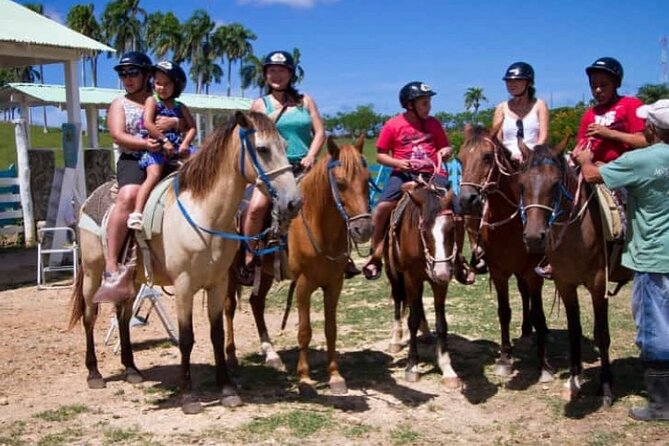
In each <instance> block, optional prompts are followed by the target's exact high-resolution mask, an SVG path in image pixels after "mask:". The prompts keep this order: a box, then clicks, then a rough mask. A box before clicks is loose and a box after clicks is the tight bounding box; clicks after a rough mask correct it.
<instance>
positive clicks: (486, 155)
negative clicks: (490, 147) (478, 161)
mask: <svg viewBox="0 0 669 446" xmlns="http://www.w3.org/2000/svg"><path fill="white" fill-rule="evenodd" d="M492 160H493V156H492V153H490V152H486V153H484V154H483V162H485V163H486V164H492Z"/></svg>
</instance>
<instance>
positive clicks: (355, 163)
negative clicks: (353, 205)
mask: <svg viewBox="0 0 669 446" xmlns="http://www.w3.org/2000/svg"><path fill="white" fill-rule="evenodd" d="M361 156H362V155H360V152H358V150H357V149H356V148H355V147H353V146H352V145H350V144H347V145H344V146H341V147H340V148H339V158H338V159H339V161H340V162H341V166H340V167H341V169H343V171H344V176H345V177H346V178H356V177H357V176H358V175H362V173H363V170H364V165H363V164H362V162H361V161H360V158H361ZM331 160H332V156H331V155H329V154H328V156H325V157H322V158H321V159H320V160H318V162H317V163H316V164H315V165H314V167H313V168H312V169H311V170H310V171H309V172H307V173H306V175H304V177H303V178H302V181H300V189H301V190H302V195H303V196H304V197H308V198H307V199H305V200H304V206H303V208H302V209H303V211H304V213H305V215H309V214H312V213H313V215H318V214H319V213H320V212H321V211H322V209H323V208H324V207H327V206H329V203H330V201H331V200H333V198H332V192H331V190H330V184H329V179H328V164H329V162H330V161H331Z"/></svg>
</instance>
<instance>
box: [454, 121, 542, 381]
mask: <svg viewBox="0 0 669 446" xmlns="http://www.w3.org/2000/svg"><path fill="white" fill-rule="evenodd" d="M496 133H497V132H496V131H494V130H492V131H490V130H487V129H484V128H481V127H475V128H470V129H468V130H467V131H466V132H465V141H464V143H463V145H462V148H461V149H460V160H461V161H462V166H463V172H462V181H461V189H460V205H461V207H462V210H463V212H464V213H465V214H470V215H474V216H480V217H481V224H480V229H479V232H478V237H477V238H478V239H479V240H480V243H481V245H482V246H483V249H484V251H485V256H486V261H487V264H488V268H489V271H490V278H491V279H492V282H493V284H494V285H495V290H496V292H497V315H498V318H499V324H500V329H501V335H502V339H501V346H500V350H501V351H500V358H499V359H498V360H497V363H496V367H495V373H496V374H498V375H501V376H509V375H510V374H511V370H512V350H511V340H510V335H509V323H510V322H511V307H510V306H509V279H510V277H511V276H515V277H516V282H517V284H518V290H519V291H520V296H521V299H522V303H523V322H522V332H521V338H528V337H529V336H530V335H531V334H532V327H534V329H535V330H536V332H537V355H538V359H539V369H540V371H541V374H540V377H539V380H540V381H541V382H545V381H551V380H552V379H553V370H552V369H551V367H550V365H549V364H548V360H547V358H546V335H547V333H548V327H547V326H546V317H545V316H544V308H543V302H542V299H541V288H542V285H543V279H542V278H541V277H539V276H538V275H537V274H536V273H535V272H534V267H535V266H536V265H537V264H538V263H539V262H540V260H541V256H540V255H536V254H528V252H527V249H526V247H525V243H524V242H523V227H522V222H521V221H520V218H519V212H518V199H519V194H520V189H519V181H518V177H519V166H518V165H517V164H515V162H514V161H512V160H511V157H510V153H509V151H508V150H506V148H504V146H502V145H501V144H500V143H499V141H497V139H496V138H495V137H494V136H492V135H495V134H496Z"/></svg>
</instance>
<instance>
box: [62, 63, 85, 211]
mask: <svg viewBox="0 0 669 446" xmlns="http://www.w3.org/2000/svg"><path fill="white" fill-rule="evenodd" d="M77 62H78V60H68V61H66V62H65V100H66V101H67V122H69V123H70V124H74V126H75V129H76V132H77V134H78V136H77V139H78V140H79V147H78V148H77V165H76V169H75V170H76V176H75V182H74V199H75V202H76V209H75V214H77V213H78V211H79V206H81V205H82V204H83V203H84V200H86V177H85V172H84V151H83V149H82V144H81V101H80V100H79V79H78V78H77Z"/></svg>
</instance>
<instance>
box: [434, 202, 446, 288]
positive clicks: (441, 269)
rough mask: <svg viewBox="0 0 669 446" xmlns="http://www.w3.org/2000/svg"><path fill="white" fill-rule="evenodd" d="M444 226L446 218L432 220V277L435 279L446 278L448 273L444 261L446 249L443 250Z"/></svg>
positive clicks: (439, 217) (443, 216) (440, 216)
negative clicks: (434, 261) (433, 262)
mask: <svg viewBox="0 0 669 446" xmlns="http://www.w3.org/2000/svg"><path fill="white" fill-rule="evenodd" d="M445 225H446V216H445V215H439V216H437V218H435V219H434V225H433V226H432V237H433V239H434V259H435V260H436V261H437V262H436V263H435V264H434V275H435V276H436V277H447V276H448V274H449V273H450V271H449V268H448V263H447V262H444V261H443V260H445V259H446V249H445V248H444V244H445V240H444V226H445Z"/></svg>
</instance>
